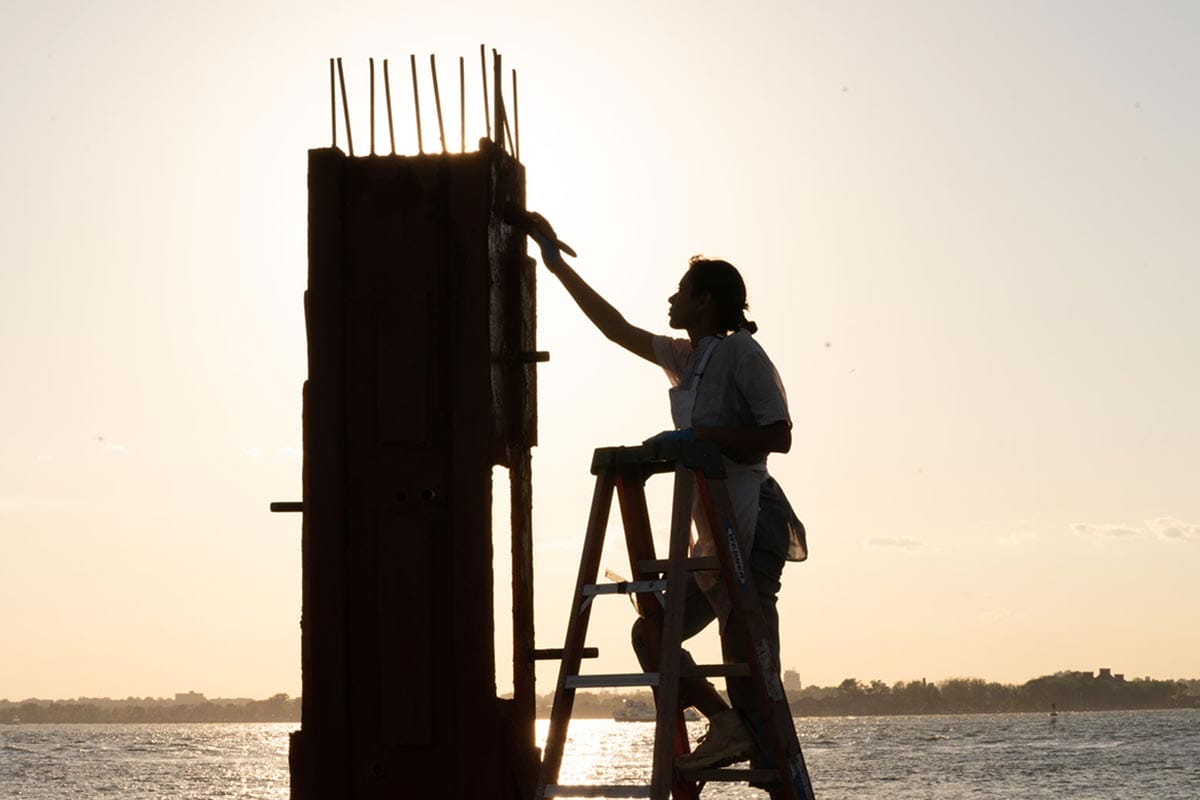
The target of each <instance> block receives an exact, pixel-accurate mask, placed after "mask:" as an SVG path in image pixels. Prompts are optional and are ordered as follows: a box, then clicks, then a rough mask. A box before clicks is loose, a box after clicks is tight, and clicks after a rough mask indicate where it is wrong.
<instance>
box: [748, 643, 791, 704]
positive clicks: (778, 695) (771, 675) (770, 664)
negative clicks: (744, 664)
mask: <svg viewBox="0 0 1200 800" xmlns="http://www.w3.org/2000/svg"><path fill="white" fill-rule="evenodd" d="M754 655H756V656H757V657H758V664H759V666H760V667H762V673H763V679H764V680H766V682H767V696H768V697H770V698H771V699H772V700H774V701H775V702H777V703H778V702H779V701H780V700H783V699H784V698H785V697H786V695H785V694H784V693H783V684H781V683H780V682H779V671H778V670H776V669H775V659H773V658H771V645H770V644H769V643H768V642H767V640H766V639H762V640H760V641H759V643H758V646H757V647H756V648H755V653H754Z"/></svg>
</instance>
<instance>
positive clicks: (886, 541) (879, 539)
mask: <svg viewBox="0 0 1200 800" xmlns="http://www.w3.org/2000/svg"><path fill="white" fill-rule="evenodd" d="M864 544H866V546H867V547H879V548H888V549H899V550H920V549H921V548H922V547H924V546H925V543H924V542H923V541H921V540H920V539H913V538H910V537H908V536H872V537H870V538H869V539H867V541H866V542H864Z"/></svg>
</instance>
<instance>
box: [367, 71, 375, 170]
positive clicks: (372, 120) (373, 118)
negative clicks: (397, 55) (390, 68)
mask: <svg viewBox="0 0 1200 800" xmlns="http://www.w3.org/2000/svg"><path fill="white" fill-rule="evenodd" d="M367 61H368V62H369V63H370V64H371V155H375V59H373V58H368V59H367Z"/></svg>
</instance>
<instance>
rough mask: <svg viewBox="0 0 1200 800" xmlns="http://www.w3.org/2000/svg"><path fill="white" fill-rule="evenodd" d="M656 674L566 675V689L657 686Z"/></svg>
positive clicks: (657, 674)
mask: <svg viewBox="0 0 1200 800" xmlns="http://www.w3.org/2000/svg"><path fill="white" fill-rule="evenodd" d="M658 676H659V673H657V672H628V673H614V674H609V675H568V676H567V688H568V689H597V688H601V687H609V686H658Z"/></svg>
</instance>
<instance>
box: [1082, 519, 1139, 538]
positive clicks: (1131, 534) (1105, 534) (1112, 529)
mask: <svg viewBox="0 0 1200 800" xmlns="http://www.w3.org/2000/svg"><path fill="white" fill-rule="evenodd" d="M1071 531H1072V532H1073V533H1075V534H1076V535H1077V536H1095V537H1097V538H1100V539H1137V538H1140V537H1142V536H1145V535H1146V534H1145V531H1143V530H1139V529H1138V528H1131V527H1129V526H1128V525H1093V524H1091V523H1088V522H1072V523H1071Z"/></svg>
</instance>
